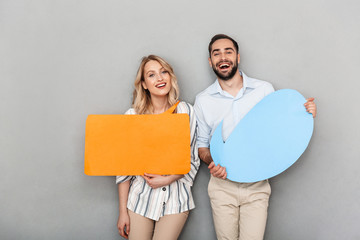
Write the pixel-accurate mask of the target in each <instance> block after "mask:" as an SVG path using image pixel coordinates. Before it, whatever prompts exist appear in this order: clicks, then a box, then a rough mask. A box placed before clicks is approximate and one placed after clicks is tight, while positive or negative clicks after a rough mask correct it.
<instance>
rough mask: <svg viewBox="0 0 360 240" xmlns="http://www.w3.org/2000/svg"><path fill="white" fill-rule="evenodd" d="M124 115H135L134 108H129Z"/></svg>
mask: <svg viewBox="0 0 360 240" xmlns="http://www.w3.org/2000/svg"><path fill="white" fill-rule="evenodd" d="M124 114H128V115H131V114H136V112H135V109H134V108H129V109H128V110H127V111H126V112H125V113H124Z"/></svg>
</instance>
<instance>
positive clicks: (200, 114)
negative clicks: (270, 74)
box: [194, 72, 274, 148]
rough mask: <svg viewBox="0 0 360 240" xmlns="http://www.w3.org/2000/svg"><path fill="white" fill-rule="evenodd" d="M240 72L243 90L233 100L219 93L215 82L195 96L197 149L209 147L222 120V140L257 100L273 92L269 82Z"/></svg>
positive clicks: (217, 84) (217, 82) (220, 91)
mask: <svg viewBox="0 0 360 240" xmlns="http://www.w3.org/2000/svg"><path fill="white" fill-rule="evenodd" d="M240 73H241V75H242V77H243V87H242V88H241V89H240V91H239V92H238V94H237V95H236V96H235V97H234V96H232V95H231V94H230V93H228V92H226V91H224V90H222V88H221V86H220V84H219V81H218V80H216V81H215V82H214V83H213V84H212V85H210V86H209V87H208V88H206V89H205V90H204V91H202V92H201V93H199V94H198V95H197V96H196V100H195V104H194V109H195V114H196V118H197V122H198V138H197V145H198V147H206V148H209V146H210V140H211V136H212V134H213V133H214V131H215V129H216V127H217V126H218V125H219V123H220V122H221V121H222V120H224V122H223V131H222V133H223V140H224V141H225V140H226V139H227V138H228V137H229V136H230V134H231V132H232V131H233V130H234V128H235V127H236V125H237V124H238V123H239V122H240V120H241V119H242V118H243V117H244V116H245V115H246V114H247V113H248V112H249V111H250V110H251V109H252V108H253V107H254V106H255V105H256V104H257V103H258V102H259V101H260V100H261V99H263V98H264V97H265V96H266V95H268V94H269V93H272V92H274V88H273V86H272V85H271V84H270V83H268V82H265V81H261V80H257V79H254V78H250V77H248V76H246V75H245V73H243V72H240Z"/></svg>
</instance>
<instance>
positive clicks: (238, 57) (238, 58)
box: [237, 53, 240, 64]
mask: <svg viewBox="0 0 360 240" xmlns="http://www.w3.org/2000/svg"><path fill="white" fill-rule="evenodd" d="M237 61H238V64H240V53H238V55H237Z"/></svg>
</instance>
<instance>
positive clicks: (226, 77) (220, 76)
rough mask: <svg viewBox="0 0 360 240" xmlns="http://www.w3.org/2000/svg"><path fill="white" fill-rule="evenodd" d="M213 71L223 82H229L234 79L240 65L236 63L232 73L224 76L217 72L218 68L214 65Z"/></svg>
mask: <svg viewBox="0 0 360 240" xmlns="http://www.w3.org/2000/svg"><path fill="white" fill-rule="evenodd" d="M212 69H213V71H214V73H215V74H216V76H217V77H218V78H219V79H220V80H223V81H227V80H229V79H231V78H233V77H234V76H235V74H236V72H237V70H238V63H237V62H235V65H234V67H233V68H232V69H231V72H229V73H227V74H223V73H221V72H219V71H218V70H216V66H214V64H212Z"/></svg>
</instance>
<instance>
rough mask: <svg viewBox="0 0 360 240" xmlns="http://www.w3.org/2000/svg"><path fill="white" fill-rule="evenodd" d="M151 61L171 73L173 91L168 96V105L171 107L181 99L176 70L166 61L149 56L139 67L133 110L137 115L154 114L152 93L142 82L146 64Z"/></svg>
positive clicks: (143, 59) (144, 58)
mask: <svg viewBox="0 0 360 240" xmlns="http://www.w3.org/2000/svg"><path fill="white" fill-rule="evenodd" d="M151 60H153V61H157V62H158V63H160V65H161V66H162V67H163V68H164V69H165V70H166V71H168V72H169V74H170V82H171V89H170V92H169V94H168V96H167V98H168V103H169V105H170V106H172V105H174V104H175V103H176V102H177V101H178V98H179V86H178V84H177V79H176V76H175V74H174V70H173V69H172V67H171V66H170V64H169V63H167V62H166V61H165V60H164V59H162V58H161V57H159V56H155V55H149V56H147V57H143V58H142V60H141V63H140V66H139V69H138V71H137V74H136V78H135V83H134V85H135V89H134V92H133V102H132V104H133V108H134V109H135V112H136V113H137V114H152V113H153V106H152V104H151V96H150V92H149V90H147V89H144V87H143V84H142V82H143V81H145V80H144V68H145V64H146V63H148V62H150V61H151Z"/></svg>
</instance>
